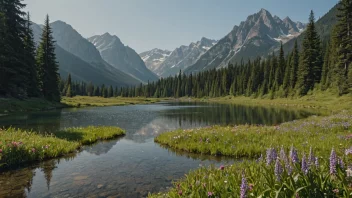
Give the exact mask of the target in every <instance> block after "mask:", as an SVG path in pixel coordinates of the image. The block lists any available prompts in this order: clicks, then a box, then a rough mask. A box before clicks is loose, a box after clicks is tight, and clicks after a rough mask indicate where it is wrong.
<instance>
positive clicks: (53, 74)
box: [36, 15, 60, 102]
mask: <svg viewBox="0 0 352 198" xmlns="http://www.w3.org/2000/svg"><path fill="white" fill-rule="evenodd" d="M36 62H37V66H38V74H39V75H38V79H39V82H40V88H41V92H42V94H43V96H44V97H45V98H46V99H47V100H50V101H57V102H59V101H60V92H59V78H60V77H59V73H58V64H57V62H56V55H55V41H54V39H53V36H52V30H51V27H50V21H49V16H48V15H47V16H46V19H45V23H44V28H43V33H42V37H41V42H40V44H39V47H38V50H37V57H36Z"/></svg>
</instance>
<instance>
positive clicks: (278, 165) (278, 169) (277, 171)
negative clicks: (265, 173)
mask: <svg viewBox="0 0 352 198" xmlns="http://www.w3.org/2000/svg"><path fill="white" fill-rule="evenodd" d="M274 172H275V176H276V180H277V181H278V182H280V179H281V174H282V172H283V170H282V166H281V163H280V160H279V158H277V159H276V163H275V170H274Z"/></svg>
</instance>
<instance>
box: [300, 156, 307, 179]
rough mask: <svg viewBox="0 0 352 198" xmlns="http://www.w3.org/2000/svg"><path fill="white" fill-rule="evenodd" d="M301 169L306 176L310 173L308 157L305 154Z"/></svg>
mask: <svg viewBox="0 0 352 198" xmlns="http://www.w3.org/2000/svg"><path fill="white" fill-rule="evenodd" d="M301 168H302V172H303V173H304V174H305V175H306V174H307V173H308V165H307V162H306V155H305V154H303V157H302V165H301Z"/></svg>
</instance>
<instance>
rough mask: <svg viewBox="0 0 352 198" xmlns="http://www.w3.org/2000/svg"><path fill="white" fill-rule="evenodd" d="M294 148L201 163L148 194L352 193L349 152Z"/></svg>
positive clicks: (169, 197) (197, 197)
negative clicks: (168, 185) (254, 157)
mask: <svg viewBox="0 0 352 198" xmlns="http://www.w3.org/2000/svg"><path fill="white" fill-rule="evenodd" d="M293 150H294V149H293ZM293 150H290V152H289V151H288V150H280V149H278V150H275V152H272V151H273V150H272V149H269V150H268V151H267V155H266V156H264V157H263V158H261V159H258V160H255V161H244V162H238V163H235V164H233V165H230V166H220V167H214V166H211V167H202V168H199V169H197V170H194V171H191V172H190V173H189V174H187V175H186V177H184V178H182V179H181V180H179V181H175V182H174V183H173V187H172V188H170V189H169V190H168V191H167V192H161V193H156V194H150V195H149V197H150V198H156V197H158V198H163V197H165V198H166V197H167V198H174V197H175V198H176V197H195V198H202V197H213V198H214V197H240V198H245V197H247V198H249V197H253V198H254V197H293V198H295V197H351V196H352V170H351V167H348V166H347V164H349V163H351V159H352V158H351V154H350V153H346V154H341V155H337V156H335V157H333V155H331V157H320V156H317V155H315V153H314V150H312V152H310V153H303V152H298V154H297V155H295V154H292V153H294V152H291V151H293ZM294 151H296V150H294ZM264 155H265V152H264ZM276 157H277V158H276Z"/></svg>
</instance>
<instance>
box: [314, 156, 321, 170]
mask: <svg viewBox="0 0 352 198" xmlns="http://www.w3.org/2000/svg"><path fill="white" fill-rule="evenodd" d="M319 166H320V165H319V158H318V157H316V158H315V167H316V168H319Z"/></svg>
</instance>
